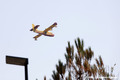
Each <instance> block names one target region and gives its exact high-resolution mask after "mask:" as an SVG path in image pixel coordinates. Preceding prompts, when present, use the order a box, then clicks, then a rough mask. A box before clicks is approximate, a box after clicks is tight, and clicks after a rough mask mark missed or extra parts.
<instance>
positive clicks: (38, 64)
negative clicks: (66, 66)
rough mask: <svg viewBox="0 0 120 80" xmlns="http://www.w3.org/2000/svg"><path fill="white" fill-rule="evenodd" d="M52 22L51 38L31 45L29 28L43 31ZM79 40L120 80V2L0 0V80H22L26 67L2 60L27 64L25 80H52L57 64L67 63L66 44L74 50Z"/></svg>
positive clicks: (31, 35)
mask: <svg viewBox="0 0 120 80" xmlns="http://www.w3.org/2000/svg"><path fill="white" fill-rule="evenodd" d="M54 22H57V23H58V26H57V28H54V29H53V30H52V33H54V35H55V36H54V37H46V36H41V37H40V38H38V40H37V41H35V40H34V39H33V37H34V36H35V35H37V34H36V33H33V32H30V31H29V30H30V29H31V28H32V24H35V25H36V24H38V25H40V27H39V28H38V29H39V30H44V29H45V28H47V27H49V26H50V25H51V24H53V23H54ZM77 37H79V38H80V39H83V40H84V43H85V48H88V47H91V48H92V50H93V51H94V55H95V56H94V58H98V56H99V55H101V56H102V58H103V61H104V64H105V66H106V67H108V66H109V68H110V67H111V66H113V65H114V64H115V63H116V66H115V70H114V71H115V72H114V73H115V74H116V75H119V73H120V63H119V62H120V51H119V50H120V0H59V1H58V0H1V1H0V79H1V80H24V67H23V66H15V65H8V64H6V62H5V56H6V55H10V56H17V57H25V58H29V65H28V71H29V73H28V74H29V80H35V79H36V78H38V80H43V78H44V76H45V75H46V76H47V79H49V78H51V74H52V71H53V70H55V65H56V64H57V63H58V60H59V59H61V61H63V62H64V63H65V57H64V54H65V53H66V46H67V42H68V41H70V42H71V44H72V45H74V40H75V39H76V38H77ZM75 52H76V51H75ZM93 60H94V59H93Z"/></svg>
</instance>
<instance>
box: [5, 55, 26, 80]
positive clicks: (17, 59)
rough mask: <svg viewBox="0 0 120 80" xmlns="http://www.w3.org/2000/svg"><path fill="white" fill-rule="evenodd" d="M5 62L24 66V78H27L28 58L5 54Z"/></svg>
mask: <svg viewBox="0 0 120 80" xmlns="http://www.w3.org/2000/svg"><path fill="white" fill-rule="evenodd" d="M6 63H7V64H13V65H20V66H24V67H25V80H28V68H27V65H28V58H21V57H14V56H6Z"/></svg>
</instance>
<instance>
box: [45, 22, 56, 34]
mask: <svg viewBox="0 0 120 80" xmlns="http://www.w3.org/2000/svg"><path fill="white" fill-rule="evenodd" d="M56 25H57V23H56V22H55V23H54V24H52V25H51V26H50V27H48V28H46V29H45V30H44V33H46V32H48V31H49V30H52V28H53V27H56Z"/></svg>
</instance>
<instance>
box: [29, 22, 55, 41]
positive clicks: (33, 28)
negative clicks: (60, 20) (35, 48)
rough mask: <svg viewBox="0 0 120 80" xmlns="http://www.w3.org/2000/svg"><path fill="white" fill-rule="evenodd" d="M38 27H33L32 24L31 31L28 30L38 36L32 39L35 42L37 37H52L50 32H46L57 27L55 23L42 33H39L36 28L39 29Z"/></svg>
mask: <svg viewBox="0 0 120 80" xmlns="http://www.w3.org/2000/svg"><path fill="white" fill-rule="evenodd" d="M39 26H40V25H34V24H32V29H30V31H33V32H35V33H38V35H36V36H35V37H33V38H34V39H35V40H37V38H38V37H40V36H41V35H44V36H49V37H54V34H53V33H51V32H48V31H50V30H52V28H53V27H56V26H57V23H56V22H55V23H54V24H52V25H51V26H50V27H48V28H46V29H45V30H44V31H40V30H38V29H37V28H38V27H39Z"/></svg>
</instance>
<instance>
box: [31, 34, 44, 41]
mask: <svg viewBox="0 0 120 80" xmlns="http://www.w3.org/2000/svg"><path fill="white" fill-rule="evenodd" d="M41 35H42V34H38V35H36V36H35V37H33V38H34V39H35V40H37V38H38V37H40V36H41Z"/></svg>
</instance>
